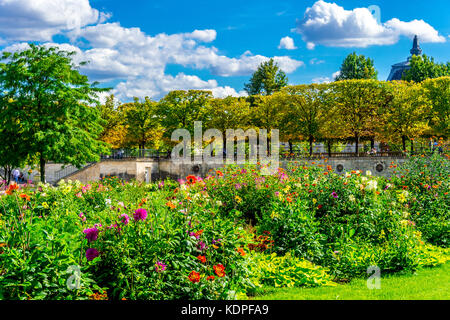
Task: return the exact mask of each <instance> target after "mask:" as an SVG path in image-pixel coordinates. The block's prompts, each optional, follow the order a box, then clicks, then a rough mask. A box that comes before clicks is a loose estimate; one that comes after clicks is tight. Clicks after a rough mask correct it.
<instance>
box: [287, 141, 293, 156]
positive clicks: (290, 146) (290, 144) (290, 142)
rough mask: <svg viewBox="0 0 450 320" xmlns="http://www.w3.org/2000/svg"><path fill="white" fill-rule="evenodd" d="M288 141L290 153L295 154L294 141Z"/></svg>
mask: <svg viewBox="0 0 450 320" xmlns="http://www.w3.org/2000/svg"><path fill="white" fill-rule="evenodd" d="M288 143H289V153H290V154H293V153H294V152H293V149H292V141H291V140H289V141H288Z"/></svg>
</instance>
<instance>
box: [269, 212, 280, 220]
mask: <svg viewBox="0 0 450 320" xmlns="http://www.w3.org/2000/svg"><path fill="white" fill-rule="evenodd" d="M270 217H271V218H272V219H275V218H279V217H280V215H279V214H278V213H277V212H275V211H272V214H271V215H270Z"/></svg>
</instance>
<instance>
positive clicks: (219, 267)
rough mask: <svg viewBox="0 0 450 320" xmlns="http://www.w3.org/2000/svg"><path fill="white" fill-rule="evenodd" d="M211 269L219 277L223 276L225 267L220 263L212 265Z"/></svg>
mask: <svg viewBox="0 0 450 320" xmlns="http://www.w3.org/2000/svg"><path fill="white" fill-rule="evenodd" d="M213 269H214V272H215V273H216V274H217V276H218V277H219V278H221V277H225V267H224V266H223V265H222V264H218V265H215V266H213Z"/></svg>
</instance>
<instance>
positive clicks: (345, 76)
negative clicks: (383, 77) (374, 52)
mask: <svg viewBox="0 0 450 320" xmlns="http://www.w3.org/2000/svg"><path fill="white" fill-rule="evenodd" d="M377 76H378V72H377V71H376V70H375V67H374V66H373V60H372V59H370V58H366V57H365V56H364V55H362V54H361V55H357V54H356V53H355V52H353V53H351V54H349V55H348V56H347V57H346V58H345V59H344V61H343V62H342V65H341V69H340V70H339V75H338V76H337V77H336V78H335V80H336V81H339V80H351V79H375V80H376V79H377Z"/></svg>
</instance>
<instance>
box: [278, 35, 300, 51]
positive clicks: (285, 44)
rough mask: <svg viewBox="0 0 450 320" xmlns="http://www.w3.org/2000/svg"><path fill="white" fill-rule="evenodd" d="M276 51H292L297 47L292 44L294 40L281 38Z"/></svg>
mask: <svg viewBox="0 0 450 320" xmlns="http://www.w3.org/2000/svg"><path fill="white" fill-rule="evenodd" d="M278 49H286V50H294V49H297V47H296V46H295V44H294V39H292V38H291V37H283V38H281V39H280V44H279V45H278Z"/></svg>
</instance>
